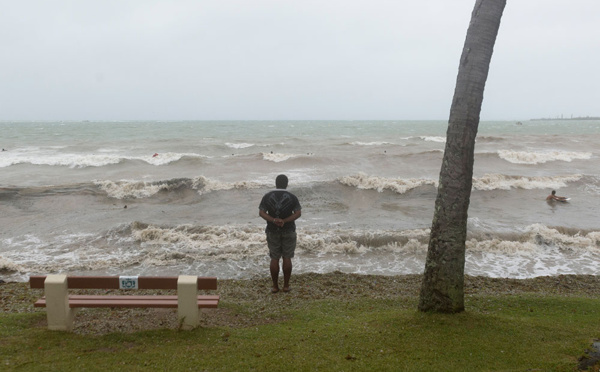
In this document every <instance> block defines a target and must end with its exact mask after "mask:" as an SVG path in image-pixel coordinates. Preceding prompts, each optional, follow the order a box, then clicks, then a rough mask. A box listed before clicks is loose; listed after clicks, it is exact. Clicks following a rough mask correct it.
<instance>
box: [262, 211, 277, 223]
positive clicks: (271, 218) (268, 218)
mask: <svg viewBox="0 0 600 372" xmlns="http://www.w3.org/2000/svg"><path fill="white" fill-rule="evenodd" d="M258 215H259V216H261V217H262V218H263V219H264V220H265V221H267V222H275V218H273V217H271V216H269V214H268V213H267V212H265V211H263V210H262V209H259V210H258Z"/></svg>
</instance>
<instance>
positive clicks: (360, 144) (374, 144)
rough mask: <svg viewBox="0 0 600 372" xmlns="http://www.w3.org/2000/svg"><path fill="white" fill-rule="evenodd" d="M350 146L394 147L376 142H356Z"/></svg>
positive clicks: (382, 142)
mask: <svg viewBox="0 0 600 372" xmlns="http://www.w3.org/2000/svg"><path fill="white" fill-rule="evenodd" d="M350 144H351V145H354V146H383V145H392V144H393V143H391V142H384V141H375V142H360V141H354V142H350Z"/></svg>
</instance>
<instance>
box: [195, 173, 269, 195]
mask: <svg viewBox="0 0 600 372" xmlns="http://www.w3.org/2000/svg"><path fill="white" fill-rule="evenodd" d="M194 185H195V186H194V188H195V189H198V190H199V193H200V194H204V193H208V192H211V191H218V190H233V189H256V188H259V187H263V186H265V185H264V184H262V183H260V182H255V181H238V182H223V181H218V180H215V179H210V178H207V177H204V176H200V177H196V178H194ZM200 185H201V186H200Z"/></svg>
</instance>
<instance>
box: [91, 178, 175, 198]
mask: <svg viewBox="0 0 600 372" xmlns="http://www.w3.org/2000/svg"><path fill="white" fill-rule="evenodd" d="M94 184H95V185H97V186H98V187H99V188H100V189H101V190H103V191H105V192H106V193H107V194H108V196H109V197H111V198H115V199H127V198H136V199H140V198H148V197H150V196H152V195H154V194H156V193H157V192H159V191H161V190H168V189H169V185H168V184H166V183H162V184H161V183H152V182H144V181H127V180H123V181H117V182H115V181H110V180H104V181H94Z"/></svg>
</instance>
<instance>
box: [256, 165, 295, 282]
mask: <svg viewBox="0 0 600 372" xmlns="http://www.w3.org/2000/svg"><path fill="white" fill-rule="evenodd" d="M287 185H288V178H287V176H285V175H284V174H280V175H279V176H277V178H276V179H275V187H276V189H275V190H272V191H269V192H268V193H266V194H265V196H263V198H262V200H261V201H260V205H259V206H258V209H259V212H258V214H259V216H261V217H262V218H263V219H264V220H265V221H267V228H266V230H265V232H266V234H267V245H268V247H269V256H270V257H271V266H270V271H271V279H272V280H273V288H272V289H271V292H272V293H277V292H279V260H280V259H281V258H283V291H284V292H289V291H290V277H291V276H292V258H293V257H294V251H295V250H296V223H295V222H294V221H296V220H297V219H298V218H300V215H301V214H302V207H301V206H300V202H299V201H298V198H297V197H296V196H295V195H294V194H292V193H291V192H289V191H286V188H287Z"/></svg>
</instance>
